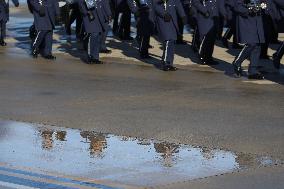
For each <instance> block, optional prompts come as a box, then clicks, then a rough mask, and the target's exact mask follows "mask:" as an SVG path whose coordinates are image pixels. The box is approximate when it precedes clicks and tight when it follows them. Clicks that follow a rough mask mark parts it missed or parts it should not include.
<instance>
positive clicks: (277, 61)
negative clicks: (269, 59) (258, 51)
mask: <svg viewBox="0 0 284 189" xmlns="http://www.w3.org/2000/svg"><path fill="white" fill-rule="evenodd" d="M283 54H284V41H283V42H282V43H281V45H280V46H279V47H278V49H277V51H276V52H275V53H274V54H273V64H274V67H275V68H277V69H279V68H280V60H281V58H282V57H283Z"/></svg>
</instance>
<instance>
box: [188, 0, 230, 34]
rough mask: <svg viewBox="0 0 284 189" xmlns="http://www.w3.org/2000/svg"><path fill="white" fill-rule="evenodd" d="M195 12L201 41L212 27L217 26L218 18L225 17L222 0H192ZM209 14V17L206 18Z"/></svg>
mask: <svg viewBox="0 0 284 189" xmlns="http://www.w3.org/2000/svg"><path fill="white" fill-rule="evenodd" d="M192 3H193V6H194V7H195V8H196V10H197V17H196V19H197V26H198V31H199V35H200V38H201V39H202V38H203V36H204V35H206V34H207V33H208V32H209V31H210V30H212V29H213V27H216V26H218V25H217V24H218V21H217V19H218V17H219V16H220V15H222V16H224V17H225V16H226V10H225V2H224V0H192ZM206 14H209V17H207V16H206Z"/></svg>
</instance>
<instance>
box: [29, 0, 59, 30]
mask: <svg viewBox="0 0 284 189" xmlns="http://www.w3.org/2000/svg"><path fill="white" fill-rule="evenodd" d="M28 1H29V3H30V5H31V8H32V13H33V15H34V24H35V28H36V30H37V31H39V30H53V29H54V27H55V18H56V16H59V15H60V12H59V4H58V1H57V0H28ZM40 4H42V5H40ZM41 6H43V7H44V10H45V15H44V16H40V15H39V11H40V7H41Z"/></svg>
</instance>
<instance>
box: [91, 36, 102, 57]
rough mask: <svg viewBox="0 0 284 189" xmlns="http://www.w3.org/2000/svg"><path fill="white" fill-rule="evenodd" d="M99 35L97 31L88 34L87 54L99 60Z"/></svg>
mask: <svg viewBox="0 0 284 189" xmlns="http://www.w3.org/2000/svg"><path fill="white" fill-rule="evenodd" d="M100 37H101V34H98V33H91V34H89V41H88V55H89V56H92V57H93V58H94V59H96V60H99V53H100Z"/></svg>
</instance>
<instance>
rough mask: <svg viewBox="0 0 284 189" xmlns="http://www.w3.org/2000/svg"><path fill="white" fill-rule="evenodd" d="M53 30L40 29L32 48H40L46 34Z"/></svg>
mask: <svg viewBox="0 0 284 189" xmlns="http://www.w3.org/2000/svg"><path fill="white" fill-rule="evenodd" d="M49 32H52V31H48V30H40V31H38V32H37V35H36V38H35V40H34V42H33V45H32V48H33V49H34V50H37V51H38V50H39V47H40V45H41V44H42V42H43V41H44V40H45V36H46V35H47V34H48V33H49Z"/></svg>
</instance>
